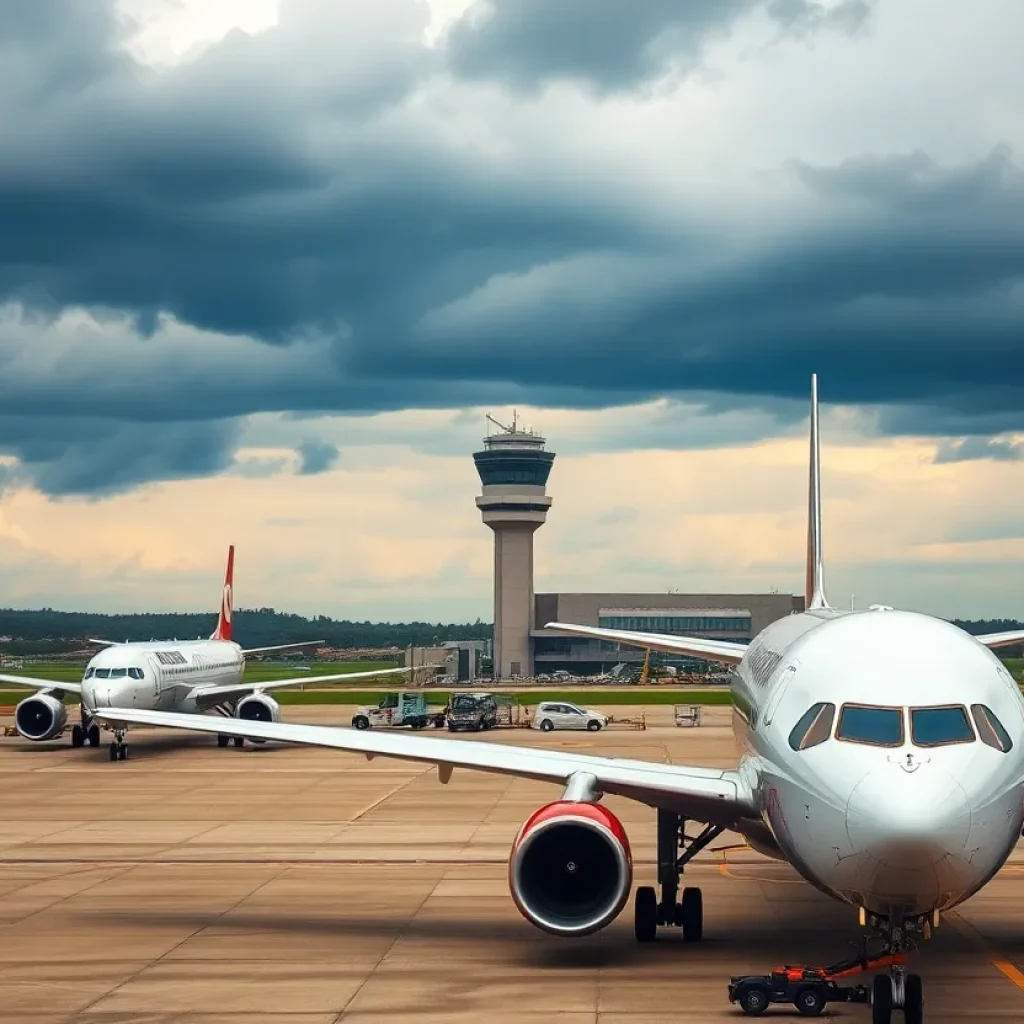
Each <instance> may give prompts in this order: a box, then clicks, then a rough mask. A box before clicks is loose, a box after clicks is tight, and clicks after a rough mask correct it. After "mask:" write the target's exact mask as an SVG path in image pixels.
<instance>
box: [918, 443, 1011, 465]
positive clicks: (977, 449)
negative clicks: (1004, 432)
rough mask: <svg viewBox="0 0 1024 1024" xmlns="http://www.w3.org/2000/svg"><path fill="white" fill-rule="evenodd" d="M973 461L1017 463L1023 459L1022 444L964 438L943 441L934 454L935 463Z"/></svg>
mask: <svg viewBox="0 0 1024 1024" xmlns="http://www.w3.org/2000/svg"><path fill="white" fill-rule="evenodd" d="M974 459H993V460H995V461H997V462H1017V461H1019V460H1021V459H1024V444H1021V442H1019V441H1011V440H1007V439H1005V438H998V437H964V438H959V439H956V440H953V439H947V440H944V441H943V442H942V443H941V444H940V445H939V447H938V450H937V451H936V452H935V461H936V462H937V463H943V462H969V461H972V460H974Z"/></svg>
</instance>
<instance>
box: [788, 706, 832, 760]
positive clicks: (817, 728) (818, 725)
mask: <svg viewBox="0 0 1024 1024" xmlns="http://www.w3.org/2000/svg"><path fill="white" fill-rule="evenodd" d="M835 720H836V706H835V704H826V703H824V702H821V703H818V704H813V705H811V707H809V708H808V709H807V710H806V711H805V712H804V713H803V715H802V716H801V718H800V721H799V722H797V723H796V725H795V726H793V731H792V732H791V733H790V734H789V745H790V746H791V747H792V748H793V749H794V750H808V749H809V748H810V747H816V746H817V745H818V744H819V743H824V742H825V740H827V739H828V738H829V736H831V735H832V723H833V722H835Z"/></svg>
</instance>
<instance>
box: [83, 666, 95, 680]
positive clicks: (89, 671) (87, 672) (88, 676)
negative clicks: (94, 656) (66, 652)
mask: <svg viewBox="0 0 1024 1024" xmlns="http://www.w3.org/2000/svg"><path fill="white" fill-rule="evenodd" d="M95 671H96V669H94V668H87V669H86V670H85V678H86V679H92V674H93V672H95Z"/></svg>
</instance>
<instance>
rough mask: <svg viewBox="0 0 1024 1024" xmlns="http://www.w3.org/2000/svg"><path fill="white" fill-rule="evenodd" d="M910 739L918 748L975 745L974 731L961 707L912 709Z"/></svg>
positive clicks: (965, 711) (965, 710)
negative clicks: (961, 744) (955, 744)
mask: <svg viewBox="0 0 1024 1024" xmlns="http://www.w3.org/2000/svg"><path fill="white" fill-rule="evenodd" d="M910 738H911V740H912V741H913V742H914V744H915V746H918V747H944V746H946V745H947V744H949V743H973V742H974V730H973V729H972V728H971V723H970V722H969V721H968V720H967V709H966V708H964V707H963V706H961V705H952V706H950V707H936V708H911V709H910Z"/></svg>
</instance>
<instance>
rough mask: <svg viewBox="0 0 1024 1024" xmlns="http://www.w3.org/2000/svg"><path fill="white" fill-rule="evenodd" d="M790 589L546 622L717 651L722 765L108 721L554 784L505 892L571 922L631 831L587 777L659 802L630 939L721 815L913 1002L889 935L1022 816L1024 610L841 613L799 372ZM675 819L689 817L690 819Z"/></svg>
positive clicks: (680, 919)
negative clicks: (660, 610) (966, 620)
mask: <svg viewBox="0 0 1024 1024" xmlns="http://www.w3.org/2000/svg"><path fill="white" fill-rule="evenodd" d="M810 427H811V431H810V432H811V459H810V500H809V525H808V557H807V589H806V610H805V611H804V612H801V613H795V614H793V615H791V616H789V617H788V618H785V619H782V620H780V621H778V622H776V623H774V624H772V625H770V626H768V627H767V628H766V629H765V630H763V631H762V632H761V633H760V634H759V635H758V636H757V637H756V638H755V639H754V641H753V642H752V643H751V644H750V645H749V646H744V645H742V644H736V643H729V642H724V641H716V640H708V639H701V638H696V637H686V636H673V635H655V634H648V633H637V632H629V631H620V630H613V629H599V628H592V627H589V626H577V625H569V624H562V623H549V625H548V628H550V629H557V630H560V631H562V632H564V633H567V634H572V635H578V636H588V637H598V638H600V639H601V640H605V641H613V642H618V643H624V644H631V645H635V646H637V647H643V648H653V649H656V650H661V651H669V652H672V653H678V654H684V655H689V656H693V657H699V658H704V659H708V660H710V661H714V662H720V663H723V664H725V665H727V666H730V668H731V669H732V677H731V687H732V696H733V703H734V709H735V714H734V729H735V734H736V737H737V740H738V742H739V746H740V749H741V758H740V763H739V767H738V768H736V769H722V770H712V769H709V768H698V767H688V766H685V765H668V764H660V763H648V762H644V761H635V760H625V759H621V758H611V757H592V756H586V755H581V754H576V753H573V752H571V751H562V750H556V749H551V748H547V749H544V748H540V749H537V748H528V747H526V748H524V747H518V746H515V747H513V746H507V745H504V744H492V743H486V742H479V741H477V742H472V741H471V742H460V741H458V740H451V739H441V738H428V737H416V736H400V735H385V734H381V733H377V732H357V731H355V730H350V729H342V728H327V727H322V726H311V725H292V724H280V723H269V722H267V723H265V722H231V723H230V724H224V725H221V724H220V723H217V722H212V721H207V720H204V719H202V718H190V717H188V716H185V715H171V714H162V713H159V712H154V711H141V710H131V709H129V708H124V709H121V708H116V709H108V710H104V712H103V715H104V717H106V718H108V719H109V720H110V721H113V722H131V723H136V722H138V723H145V724H147V725H166V726H172V727H175V728H181V729H203V730H208V731H211V732H217V731H221V730H222V731H223V732H225V733H228V734H230V735H233V736H245V737H248V738H250V739H268V740H269V739H274V740H285V741H288V742H290V743H300V744H310V745H314V746H320V747H333V748H337V749H340V750H348V751H359V752H362V753H364V754H365V755H366V756H367V757H368V758H372V757H374V756H378V755H379V756H385V757H396V758H404V759H406V760H410V761H421V762H430V763H435V764H437V766H438V777H439V779H440V781H441V782H442V783H446V782H447V781H448V780H449V779H450V777H451V774H452V770H453V768H456V767H458V768H474V769H479V770H481V771H488V772H498V773H504V774H509V775H516V776H520V777H523V778H529V779H538V780H543V781H547V782H552V783H555V784H557V785H559V786H562V787H564V791H563V792H562V794H561V796H560V797H559V798H558V799H557V800H555V801H554V802H552V803H550V804H548V805H546V806H544V807H542V808H541V809H540V810H538V811H537V812H536V813H535V814H533V815H531V816H530V818H529V819H528V820H527V821H526V823H525V824H524V825H523V827H522V829H521V830H520V832H519V834H518V836H517V837H516V840H515V843H514V845H513V847H512V851H511V858H510V865H509V879H510V887H511V891H512V898H513V899H514V901H515V903H516V905H517V906H518V908H519V910H520V911H521V912H522V914H523V915H524V916H525V917H526V918H527V919H528V920H529V921H531V922H532V923H533V924H535V925H537V926H538V927H540V928H542V929H545V930H546V931H548V932H551V933H554V934H556V935H563V936H575V935H585V934H587V933H589V932H594V931H596V930H598V929H600V928H603V927H604V926H605V925H607V924H608V923H609V922H611V921H613V920H614V919H615V918H616V917H617V916H618V915H619V913H620V911H621V910H622V909H623V907H624V905H625V904H626V902H627V900H628V899H629V895H630V891H631V888H632V882H633V868H632V860H631V854H630V845H629V841H628V838H627V836H626V832H625V829H624V828H623V826H622V824H621V823H620V822H619V820H618V819H617V818H616V816H615V815H614V814H613V813H612V812H611V811H609V810H608V809H607V808H606V807H605V806H603V805H602V804H601V803H600V800H601V797H602V795H603V794H605V793H611V794H616V795H619V796H625V797H629V798H631V799H634V800H638V801H640V802H641V803H644V804H647V805H648V806H650V807H652V808H654V809H655V810H656V811H657V820H658V840H657V845H658V858H657V859H658V882H659V885H660V893H659V892H656V890H655V888H653V887H651V886H643V887H641V888H639V889H637V891H636V896H635V900H634V927H635V933H636V937H637V939H638V940H640V941H649V940H651V939H653V938H655V936H656V933H657V930H658V926H659V925H663V926H669V927H671V926H675V927H681V928H682V933H683V938H684V939H686V940H691V941H694V940H699V939H700V938H701V935H702V932H703V901H702V897H701V891H700V889H698V888H690V887H687V888H684V889H683V891H682V895H681V898H680V897H679V884H680V878H681V875H682V873H683V870H684V868H685V867H686V865H687V863H688V862H689V861H690V859H691V858H692V857H693V856H694V855H695V854H696V853H698V852H699V851H700V850H703V849H704V848H705V847H707V845H708V843H710V842H711V841H712V840H714V839H715V837H716V836H718V835H719V834H720V833H721V832H722V831H723V830H725V829H729V830H732V831H734V832H738V833H740V834H741V835H742V836H743V837H744V838H745V839H746V841H747V843H748V844H749V845H750V846H751V847H752V848H754V849H755V850H758V851H760V852H762V853H764V854H766V855H767V856H769V857H774V858H776V859H779V860H783V861H786V862H788V863H789V864H791V865H793V867H794V868H795V869H796V870H797V871H798V872H799V873H800V874H801V875H803V877H804V878H805V879H806V880H807V881H808V882H810V883H811V884H812V885H814V886H816V887H817V888H818V889H820V890H822V891H823V892H825V893H827V894H828V895H830V896H832V897H834V898H835V899H837V900H840V901H842V902H843V903H846V904H848V905H849V906H850V907H851V908H853V909H854V910H856V911H857V912H858V916H859V923H860V925H861V926H862V927H865V928H867V929H869V934H874V935H877V936H878V937H879V938H880V940H881V947H882V949H881V952H880V953H879V954H878V955H876V956H872V957H871V958H869V959H868V960H867V961H866V963H867V965H868V966H870V967H873V968H885V972H884V973H879V974H877V975H876V976H875V978H874V984H873V988H872V997H873V1020H874V1021H875V1024H880V1022H884V1024H888V1021H889V1020H890V1017H891V1014H892V1010H893V1007H901V1008H902V1009H903V1012H904V1015H905V1019H906V1020H907V1021H908V1022H911V1024H916V1022H920V1021H921V1020H922V1017H923V996H922V989H921V979H920V976H919V975H915V974H908V973H906V953H907V952H908V951H909V950H910V949H911V948H914V947H915V946H916V944H917V942H918V940H919V939H921V938H926V937H927V936H928V935H930V934H931V929H932V928H933V927H934V926H935V925H937V924H938V921H939V916H940V914H941V913H942V912H944V911H947V910H949V909H950V908H952V907H955V906H956V905H957V904H958V903H960V902H962V901H963V900H965V899H967V898H968V897H969V896H971V895H972V894H973V893H976V892H977V891H978V890H979V889H981V888H982V886H984V885H985V884H986V883H987V882H988V881H989V879H991V878H992V876H993V875H994V874H995V873H996V872H997V871H998V870H999V868H1000V867H1001V866H1002V864H1003V863H1004V862H1005V860H1006V858H1007V857H1008V856H1009V853H1010V851H1011V850H1012V849H1013V847H1014V845H1015V844H1016V842H1017V840H1018V837H1019V836H1020V835H1021V826H1022V820H1024V804H1022V794H1024V760H1022V755H1024V699H1022V697H1021V693H1020V690H1019V689H1018V687H1017V685H1016V683H1015V682H1014V680H1013V678H1012V677H1011V675H1010V673H1009V672H1007V670H1006V668H1005V667H1004V666H1003V665H1002V664H1001V662H1000V661H999V659H998V658H997V657H996V656H995V655H994V654H993V653H992V650H991V648H994V647H999V646H1002V645H1007V644H1016V643H1020V642H1022V641H1024V631H1014V632H1009V633H998V634H992V635H988V636H980V637H973V636H970V635H968V634H967V633H965V632H963V631H962V630H960V629H958V628H957V627H955V626H953V625H951V624H950V623H948V622H944V621H941V620H939V619H935V618H931V617H929V616H927V615H920V614H915V613H912V612H901V611H894V610H892V609H890V608H887V607H875V608H873V609H871V610H868V611H857V612H841V611H837V610H834V609H833V608H831V607H830V606H829V604H828V602H827V601H826V599H825V591H824V587H823V581H822V558H821V488H820V471H819V452H818V403H817V380H816V378H812V383H811V424H810ZM687 822H698V823H701V824H703V826H704V827H703V829H702V830H701V831H700V832H699V834H696V835H693V836H690V835H689V834H688V833H687V832H686V831H685V825H686V823H687Z"/></svg>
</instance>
